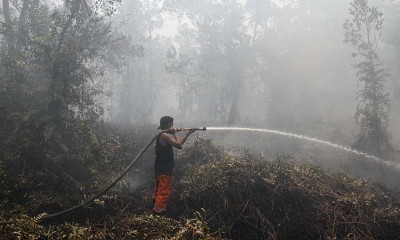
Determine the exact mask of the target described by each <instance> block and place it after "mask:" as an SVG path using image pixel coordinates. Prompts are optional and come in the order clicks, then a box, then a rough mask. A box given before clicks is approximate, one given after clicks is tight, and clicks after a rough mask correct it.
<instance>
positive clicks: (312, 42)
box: [107, 0, 400, 146]
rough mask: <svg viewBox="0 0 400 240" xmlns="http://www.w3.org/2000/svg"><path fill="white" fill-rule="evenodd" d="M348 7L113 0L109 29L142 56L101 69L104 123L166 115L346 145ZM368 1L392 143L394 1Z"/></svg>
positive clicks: (397, 40)
mask: <svg viewBox="0 0 400 240" xmlns="http://www.w3.org/2000/svg"><path fill="white" fill-rule="evenodd" d="M351 2H352V1H349V0H340V1H337V0H324V1H320V0H318V1H317V0H307V1H296V0H292V1H290V0H287V1H279V0H273V1H257V0H248V1H244V0H242V1H194V0H193V1H179V0H177V1H172V0H169V1H162V2H159V1H138V0H137V1H122V3H121V6H120V7H119V8H118V11H117V13H116V14H115V15H114V16H113V19H114V21H115V26H116V27H119V28H120V31H122V32H123V33H124V35H125V36H126V37H127V39H128V40H129V41H130V43H129V44H132V45H137V46H142V47H143V55H141V56H133V57H130V58H129V59H128V63H127V64H126V66H125V67H124V68H122V69H121V70H120V71H115V70H110V72H112V73H110V74H111V77H112V78H116V79H117V80H116V81H114V83H113V87H112V89H111V92H112V94H113V95H112V97H111V100H110V101H109V103H107V104H110V107H109V109H110V111H109V112H108V115H107V119H108V120H110V121H113V122H120V123H126V122H129V123H133V124H135V123H139V122H146V121H147V122H148V121H150V122H153V123H155V124H157V122H158V119H159V118H160V117H161V116H163V115H172V116H174V117H175V119H176V121H175V122H176V123H177V124H179V126H182V127H188V126H190V125H191V124H198V125H207V124H208V125H214V126H216V125H219V126H223V125H227V124H229V125H235V126H258V127H264V128H274V129H281V130H287V131H293V132H298V133H299V132H300V133H307V134H308V135H312V136H320V137H324V138H327V139H330V140H336V141H338V142H339V143H341V142H342V143H348V142H351V140H349V139H348V138H352V137H353V138H354V137H355V135H356V134H357V132H358V127H357V125H356V123H355V120H354V114H355V112H356V108H357V103H358V102H359V99H357V92H358V91H359V90H361V89H362V88H363V83H362V82H360V81H359V80H358V79H357V76H356V69H354V67H353V66H354V65H355V64H357V63H359V62H360V61H361V60H362V59H360V58H352V57H351V55H352V53H353V52H354V51H355V49H354V48H352V47H351V46H349V45H348V44H345V43H344V42H343V40H344V34H345V30H344V28H343V24H344V22H345V20H346V19H351V18H352V16H351V15H350V13H349V8H350V3H351ZM368 4H369V5H370V6H376V7H377V9H378V10H379V11H381V12H383V14H384V22H383V27H382V30H381V38H380V41H379V46H378V49H377V53H378V56H379V61H380V62H381V63H382V64H383V65H384V67H385V68H387V69H389V72H390V74H391V75H390V76H388V77H387V78H386V83H385V91H386V92H387V93H388V94H390V103H391V104H390V105H391V108H390V125H389V127H388V131H389V133H390V134H391V136H392V137H393V139H392V142H393V144H394V145H396V146H399V145H400V144H399V143H400V107H399V106H400V83H399V79H400V71H399V69H398V62H399V60H400V46H399V45H400V37H399V33H398V31H397V29H398V28H399V26H400V22H399V20H400V17H399V11H397V10H399V9H400V3H399V1H391V0H386V1H377V0H370V1H369V2H368ZM327 129H334V130H332V131H328V130H327ZM337 131H339V132H341V131H342V132H343V133H341V134H338V133H337ZM349 132H350V133H349ZM341 138H343V139H341Z"/></svg>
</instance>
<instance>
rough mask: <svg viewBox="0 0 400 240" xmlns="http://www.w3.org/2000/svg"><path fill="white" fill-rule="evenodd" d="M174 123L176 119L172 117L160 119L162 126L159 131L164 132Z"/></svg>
mask: <svg viewBox="0 0 400 240" xmlns="http://www.w3.org/2000/svg"><path fill="white" fill-rule="evenodd" d="M173 122H174V119H173V118H172V117H170V116H163V117H162V118H161V119H160V126H159V127H158V129H161V130H164V129H167V128H168V126H169V125H170V124H171V123H173Z"/></svg>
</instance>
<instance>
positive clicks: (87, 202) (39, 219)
mask: <svg viewBox="0 0 400 240" xmlns="http://www.w3.org/2000/svg"><path fill="white" fill-rule="evenodd" d="M188 130H198V131H206V128H205V127H199V128H175V131H176V132H180V131H188ZM168 132H170V130H169V129H167V130H163V131H161V132H159V133H158V134H157V135H156V136H154V137H153V138H152V139H151V141H150V142H149V143H148V144H147V145H146V146H145V147H144V148H143V149H142V150H141V151H140V152H139V153H138V154H137V155H136V157H135V159H133V161H132V162H131V163H130V164H129V165H128V166H127V167H126V168H125V170H124V171H123V172H122V173H121V174H120V175H119V176H118V177H117V178H116V179H115V180H114V181H113V182H112V183H110V184H109V185H108V186H107V187H105V188H104V189H103V190H102V191H100V192H99V193H97V194H96V195H94V196H92V197H91V198H89V199H87V200H86V201H84V202H82V203H81V204H79V205H76V206H74V207H71V208H69V209H66V210H64V211H60V212H56V213H52V214H46V215H44V216H40V217H37V218H36V220H37V222H41V221H43V220H45V219H48V218H53V217H57V216H60V215H63V214H66V213H68V212H71V211H73V210H75V209H78V208H81V207H83V206H85V205H87V204H89V203H90V202H92V201H94V200H95V199H97V198H99V197H100V196H102V195H103V194H105V193H106V192H107V191H108V190H110V189H111V188H112V187H114V185H115V184H117V183H118V182H119V180H121V179H122V178H123V177H124V176H125V174H126V173H128V171H129V170H130V169H131V168H132V167H133V165H135V163H136V162H137V161H138V160H139V158H140V157H141V156H142V155H143V154H144V153H145V152H146V150H147V149H148V148H149V147H150V146H151V144H152V143H153V142H154V140H156V139H157V138H158V137H159V136H160V135H161V134H163V133H168ZM15 222H16V220H9V221H2V222H0V225H5V224H12V223H15Z"/></svg>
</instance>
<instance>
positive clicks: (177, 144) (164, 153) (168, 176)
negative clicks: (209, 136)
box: [153, 116, 205, 214]
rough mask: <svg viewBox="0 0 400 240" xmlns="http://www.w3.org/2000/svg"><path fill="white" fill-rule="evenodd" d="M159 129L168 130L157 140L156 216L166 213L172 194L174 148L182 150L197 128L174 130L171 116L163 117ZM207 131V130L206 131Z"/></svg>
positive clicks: (155, 167)
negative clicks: (183, 132) (180, 135)
mask: <svg viewBox="0 0 400 240" xmlns="http://www.w3.org/2000/svg"><path fill="white" fill-rule="evenodd" d="M158 129H161V130H168V131H166V132H164V133H161V134H160V136H159V137H158V138H157V139H156V148H155V150H156V161H155V163H154V171H155V177H156V187H155V190H154V194H153V200H154V207H153V212H154V213H155V214H162V213H164V212H165V211H166V208H167V203H168V199H169V198H170V196H171V192H172V176H173V170H174V152H173V149H172V147H174V148H177V149H182V148H183V144H184V143H185V142H186V140H187V139H188V137H189V136H190V134H192V133H194V132H195V131H196V130H198V129H196V128H188V129H177V128H174V119H173V118H172V117H170V116H163V117H162V118H161V119H160V126H159V127H158ZM181 130H184V131H185V135H184V136H183V137H182V138H179V137H178V136H177V135H176V132H179V131H181ZM204 130H205V129H204Z"/></svg>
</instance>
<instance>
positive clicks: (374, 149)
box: [343, 0, 393, 158]
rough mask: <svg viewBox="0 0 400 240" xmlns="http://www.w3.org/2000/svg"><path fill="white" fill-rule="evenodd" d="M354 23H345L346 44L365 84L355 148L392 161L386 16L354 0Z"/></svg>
mask: <svg viewBox="0 0 400 240" xmlns="http://www.w3.org/2000/svg"><path fill="white" fill-rule="evenodd" d="M349 13H350V15H351V17H352V18H351V19H350V20H346V21H345V23H344V25H343V26H344V29H345V39H344V42H345V43H347V44H348V45H350V46H351V47H353V49H354V52H353V54H352V56H353V57H354V58H357V59H359V62H358V63H357V64H355V65H354V68H355V69H356V70H357V73H356V76H357V78H358V80H359V81H360V82H362V83H363V84H364V87H363V89H362V90H360V91H359V93H358V96H357V97H358V100H359V103H358V106H357V110H356V113H355V119H356V122H357V124H358V125H359V127H360V132H359V133H358V135H357V139H356V141H355V143H354V144H353V146H354V147H355V148H357V149H360V150H362V151H364V152H368V153H370V154H374V155H376V156H379V157H386V158H388V157H390V156H391V155H392V153H393V147H392V145H391V144H390V141H389V140H390V137H389V134H388V132H387V128H388V125H389V120H388V119H389V104H390V100H389V95H388V94H387V93H386V91H385V80H386V78H387V77H388V70H387V69H385V68H384V66H383V65H382V64H381V63H380V62H379V57H378V45H379V41H380V36H381V31H382V24H383V20H384V18H383V13H382V12H380V11H379V10H378V9H377V8H376V7H371V6H369V5H368V1H367V0H354V1H353V2H352V3H351V7H350V9H349Z"/></svg>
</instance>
